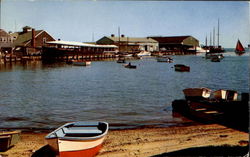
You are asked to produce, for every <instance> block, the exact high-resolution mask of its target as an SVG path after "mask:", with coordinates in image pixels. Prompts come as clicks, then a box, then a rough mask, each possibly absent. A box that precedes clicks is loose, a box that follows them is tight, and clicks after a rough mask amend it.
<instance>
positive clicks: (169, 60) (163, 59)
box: [156, 56, 173, 63]
mask: <svg viewBox="0 0 250 157" xmlns="http://www.w3.org/2000/svg"><path fill="white" fill-rule="evenodd" d="M156 60H157V62H167V63H172V62H173V58H171V57H169V56H158V57H157V58H156Z"/></svg>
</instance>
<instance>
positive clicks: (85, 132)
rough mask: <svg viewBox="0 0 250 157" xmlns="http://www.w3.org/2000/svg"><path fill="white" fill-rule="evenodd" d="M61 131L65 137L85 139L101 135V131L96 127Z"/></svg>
mask: <svg viewBox="0 0 250 157" xmlns="http://www.w3.org/2000/svg"><path fill="white" fill-rule="evenodd" d="M62 130H63V132H64V134H65V136H77V137H87V136H97V135H100V134H102V131H101V130H99V129H98V128H97V127H88V128H81V127H71V128H67V127H65V128H63V129H62Z"/></svg>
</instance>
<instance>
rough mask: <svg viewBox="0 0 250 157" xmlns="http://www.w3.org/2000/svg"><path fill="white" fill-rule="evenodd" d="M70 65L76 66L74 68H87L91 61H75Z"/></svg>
mask: <svg viewBox="0 0 250 157" xmlns="http://www.w3.org/2000/svg"><path fill="white" fill-rule="evenodd" d="M72 63H73V65H76V66H87V65H90V64H91V61H81V60H76V61H73V62H72Z"/></svg>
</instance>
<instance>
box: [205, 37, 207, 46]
mask: <svg viewBox="0 0 250 157" xmlns="http://www.w3.org/2000/svg"><path fill="white" fill-rule="evenodd" d="M205 44H206V47H207V35H206V39H205Z"/></svg>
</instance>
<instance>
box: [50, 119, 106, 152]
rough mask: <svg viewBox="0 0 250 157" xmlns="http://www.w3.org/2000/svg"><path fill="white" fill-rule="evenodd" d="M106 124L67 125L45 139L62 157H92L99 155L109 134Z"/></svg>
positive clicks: (80, 123)
mask: <svg viewBox="0 0 250 157" xmlns="http://www.w3.org/2000/svg"><path fill="white" fill-rule="evenodd" d="M108 129H109V126H108V123H106V122H81V121H80V122H72V123H66V124H64V125H63V126H61V127H59V128H58V129H56V130H54V131H52V132H51V133H49V134H48V135H47V136H46V137H45V139H46V140H47V142H48V144H49V146H50V147H51V148H52V150H53V151H55V152H56V153H57V154H58V155H59V156H60V157H80V156H84V157H92V156H95V155H97V154H98V152H99V150H100V149H101V147H102V143H103V141H104V139H105V137H106V135H107V133H108Z"/></svg>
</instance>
